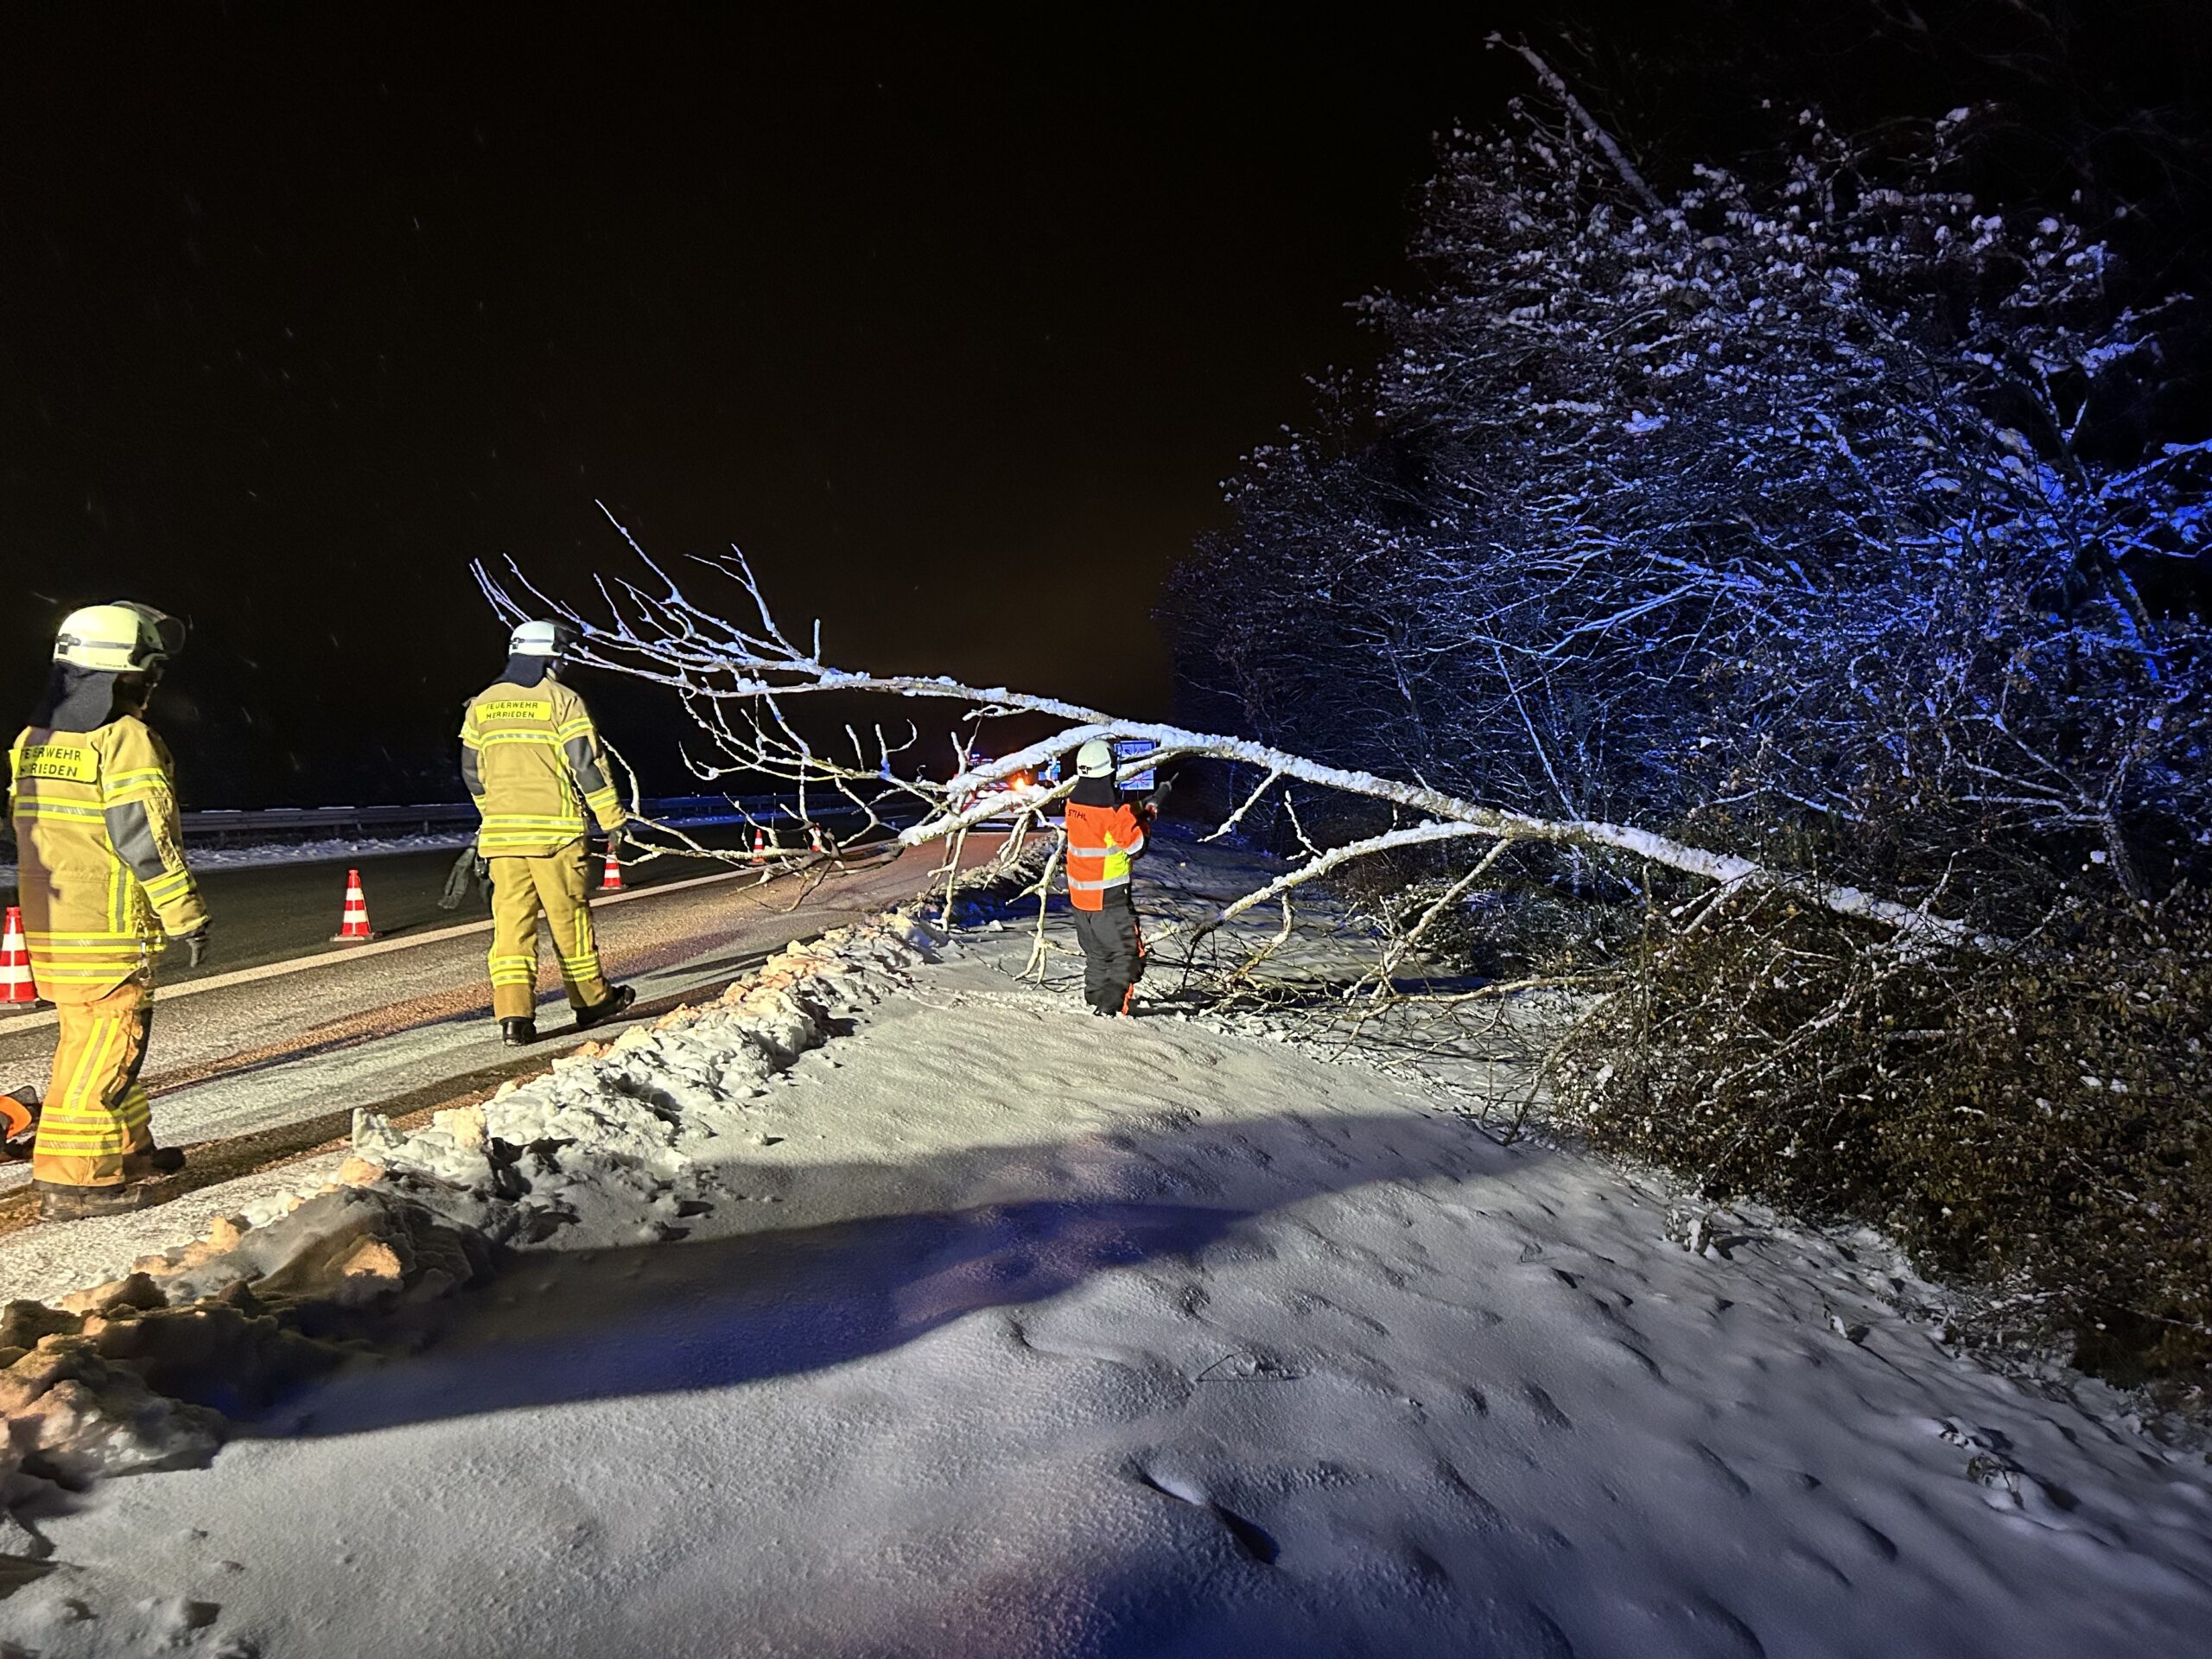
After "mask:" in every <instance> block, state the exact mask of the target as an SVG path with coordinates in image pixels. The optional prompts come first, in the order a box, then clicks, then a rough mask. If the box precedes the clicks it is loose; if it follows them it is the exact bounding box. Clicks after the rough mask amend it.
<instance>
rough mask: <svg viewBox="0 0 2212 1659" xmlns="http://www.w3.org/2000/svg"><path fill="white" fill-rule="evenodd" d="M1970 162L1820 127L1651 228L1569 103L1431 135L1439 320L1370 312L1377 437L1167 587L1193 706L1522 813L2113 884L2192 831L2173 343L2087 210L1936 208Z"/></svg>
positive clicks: (1268, 487) (2195, 532)
mask: <svg viewBox="0 0 2212 1659" xmlns="http://www.w3.org/2000/svg"><path fill="white" fill-rule="evenodd" d="M1540 67H1541V66H1540ZM1557 90H1558V91H1559V92H1560V93H1562V94H1564V92H1565V89H1564V88H1563V87H1562V88H1558V89H1557ZM1973 127H1974V117H1973V115H1972V114H1971V113H1970V112H1969V111H1963V110H1961V111H1952V112H1951V113H1950V114H1949V115H1947V116H1945V117H1943V118H1942V119H1940V120H1936V121H1934V122H1932V123H1929V124H1924V125H1923V127H1922V128H1920V129H1919V130H1916V131H1915V132H1912V133H1910V134H1900V133H1897V132H1892V133H1891V134H1890V135H1888V137H1886V138H1885V140H1884V142H1883V143H1880V144H1878V145H1877V144H1870V143H1858V142H1854V141H1852V140H1850V139H1847V138H1846V137H1843V136H1840V135H1839V134H1837V133H1835V132H1834V131H1832V130H1829V129H1828V128H1827V126H1826V125H1825V124H1823V123H1822V122H1821V119H1820V118H1818V117H1817V116H1816V115H1814V114H1811V113H1807V114H1804V115H1802V117H1800V118H1798V120H1797V121H1796V124H1795V125H1794V130H1793V131H1792V133H1791V134H1790V137H1791V139H1792V142H1791V143H1790V144H1789V146H1788V149H1787V151H1786V153H1785V155H1784V156H1783V158H1782V159H1781V160H1780V161H1778V162H1775V163H1773V164H1771V165H1768V166H1764V167H1761V168H1746V169H1743V170H1729V169H1723V168H1700V169H1699V170H1698V173H1697V175H1696V176H1695V178H1694V180H1692V181H1690V182H1689V184H1688V187H1687V188H1682V189H1680V190H1678V191H1675V192H1674V193H1673V194H1670V195H1667V196H1663V197H1662V195H1660V194H1658V193H1656V191H1654V190H1653V189H1652V188H1651V187H1650V186H1649V184H1648V183H1646V181H1644V180H1643V179H1642V178H1641V177H1640V176H1639V175H1637V173H1636V172H1635V170H1634V169H1633V168H1630V166H1629V165H1628V164H1627V162H1626V161H1625V158H1624V157H1623V156H1621V154H1620V152H1619V151H1618V149H1617V148H1616V147H1614V146H1613V145H1612V144H1611V142H1610V140H1609V139H1608V138H1607V137H1606V136H1605V134H1604V133H1603V132H1602V131H1601V130H1599V129H1598V128H1597V126H1596V124H1594V123H1592V122H1591V121H1590V120H1589V119H1588V118H1587V116H1586V114H1585V113H1584V112H1583V111H1581V110H1580V107H1579V106H1578V105H1574V104H1573V100H1572V99H1571V97H1567V98H1565V99H1564V107H1563V109H1562V111H1561V112H1560V114H1559V115H1558V117H1557V118H1546V117H1544V116H1542V115H1540V114H1539V113H1537V112H1536V111H1534V110H1533V109H1522V110H1521V111H1518V113H1517V117H1516V124H1515V125H1514V126H1513V128H1512V130H1510V131H1508V132H1505V133H1503V134H1497V135H1490V136H1474V135H1470V134H1466V133H1459V134H1455V135H1453V137H1452V139H1451V141H1450V142H1449V143H1448V144H1446V147H1445V148H1444V150H1443V154H1442V162H1441V167H1440V172H1439V174H1438V175H1437V177H1436V178H1435V180H1434V181H1433V183H1432V184H1431V185H1430V187H1429V188H1428V191H1427V197H1426V200H1425V202H1424V204H1423V208H1422V213H1421V226H1420V230H1419V233H1418V235H1417V238H1416V239H1415V243H1414V253H1415V255H1416V257H1417V259H1418V261H1419V263H1420V265H1421V269H1422V270H1423V271H1424V273H1425V275H1426V279H1427V280H1426V285H1425V286H1424V288H1423V289H1422V290H1421V292H1419V293H1418V294H1414V295H1412V296H1403V297H1395V296H1385V297H1381V298H1377V299H1375V300H1372V301H1370V302H1369V305H1368V310H1369V312H1370V315H1371V316H1372V318H1373V319H1374V321H1376V324H1377V326H1378V327H1379V328H1380V329H1381V331H1382V332H1383V335H1384V337H1385V339H1386V340H1387V341H1388V350H1387V352H1386V353H1385V355H1384V358H1383V363H1382V365H1381V366H1380V368H1379V369H1378V371H1377V372H1376V378H1375V380H1374V384H1373V385H1372V387H1371V392H1370V403H1371V405H1372V413H1371V427H1370V435H1368V436H1367V437H1366V438H1365V439H1364V440H1363V441H1362V442H1357V443H1350V444H1347V443H1343V442H1337V443H1330V442H1309V441H1304V440H1299V441H1293V442H1287V443H1284V444H1282V445H1280V446H1277V447H1275V448H1270V449H1268V450H1264V451H1262V452H1260V453H1259V454H1255V455H1254V456H1253V457H1252V458H1251V460H1250V462H1249V467H1248V468H1247V470H1246V473H1245V474H1244V475H1243V478H1242V479H1241V480H1239V481H1238V483H1237V484H1236V486H1235V488H1234V492H1233V497H1232V499H1233V501H1234V503H1235V505H1236V512H1237V519H1236V526H1235V528H1234V529H1233V531H1230V533H1229V534H1228V535H1226V536H1224V537H1221V538H1219V539H1218V540H1217V542H1216V543H1213V544H1212V545H1211V547H1210V548H1209V549H1208V550H1206V552H1205V555H1204V556H1202V557H1201V558H1200V559H1199V560H1198V561H1197V562H1196V563H1194V564H1193V566H1192V568H1191V569H1189V570H1187V571H1186V572H1185V575H1184V577H1183V580H1182V586H1181V591H1180V594H1179V601H1178V605H1177V607H1176V608H1177V610H1178V612H1179V615H1180V618H1181V619H1182V622H1183V633H1184V644H1185V664H1186V666H1187V668H1188V669H1189V671H1190V672H1191V673H1192V677H1193V678H1194V679H1195V680H1197V681H1198V682H1199V683H1202V684H1210V685H1211V686H1212V687H1213V688H1214V689H1216V690H1219V691H1221V692H1224V693H1225V694H1226V695H1227V696H1229V698H1230V700H1231V701H1232V702H1234V703H1235V704H1236V706H1238V707H1240V708H1241V709H1243V711H1244V714H1245V716H1246V718H1248V719H1249V721H1252V722H1254V723H1255V725H1257V726H1258V727H1259V728H1260V729H1261V730H1262V731H1263V732H1266V733H1267V734H1268V735H1270V736H1271V737H1274V738H1276V739H1278V740H1279V741H1282V742H1284V743H1286V744H1287V745H1290V746H1293V747H1300V748H1302V749H1306V750H1308V751H1311V752H1315V753H1320V754H1322V755H1325V756H1327V757H1329V758H1332V759H1343V760H1351V761H1354V762H1357V763H1363V764H1375V765H1388V766H1394V767H1396V768H1400V769H1402V770H1406V771H1409V772H1414V773H1415V774H1416V775H1419V776H1421V777H1423V778H1425V779H1429V780H1431V781H1433V782H1436V783H1438V784H1440V785H1449V786H1452V787H1455V788H1460V789H1465V790H1469V791H1471V792H1476V793H1479V794H1482V795H1484V796H1485V797H1487V798H1497V799H1501V800H1504V801H1509V802H1510V803H1512V804H1515V805H1517V806H1521V807H1522V808H1524V809H1526V810H1536V811H1546V812H1563V813H1566V814H1568V815H1572V816H1581V815H1584V814H1591V815H1602V816H1607V817H1629V818H1634V819H1637V820H1638V821H1641V822H1646V823H1694V824H1696V825H1698V826H1699V833H1700V837H1701V838H1704V839H1707V840H1711V839H1715V838H1718V839H1719V840H1722V841H1732V842H1735V843H1736V844H1738V846H1739V847H1744V848H1745V849H1747V850H1749V849H1760V848H1764V847H1769V846H1770V845H1771V837H1773V836H1777V835H1780V834H1801V833H1802V832H1803V831H1804V830H1805V829H1807V828H1808V826H1809V827H1811V828H1813V829H1816V830H1818V831H1819V832H1820V833H1821V836H1822V837H1823V855H1824V856H1826V857H1827V858H1830V859H1840V860H1842V861H1844V863H1845V864H1846V866H1847V867H1851V868H1853V869H1854V873H1855V874H1861V875H1864V876H1868V877H1873V878H1883V879H1887V880H1897V881H1902V882H1903V883H1904V885H1905V886H1906V887H1913V886H1915V885H1916V884H1918V885H1922V886H1923V887H1924V885H1925V884H1927V883H1930V882H1933V881H1936V880H1939V879H1940V878H1941V877H1942V874H1944V872H1945V871H1946V869H1948V868H1950V864H1951V861H1952V860H1953V859H1954V858H1955V856H1957V855H1961V854H1966V855H1973V856H1980V855H1981V854H1980V853H1979V852H1978V851H1977V850H1976V849H1982V848H1985V847H1986V846H1988V845H1990V844H1992V843H1993V842H1994V843H1996V844H1999V845H2000V846H2003V847H2005V848H2006V849H2011V850H2013V851H2017V852H2019V853H2022V854H2029V853H2032V854H2035V855H2045V854H2047V853H2051V852H2056V851H2058V850H2060V849H2072V851H2071V852H2070V854H2069V855H2070V856H2075V857H2078V855H2079V852H2080V851H2081V850H2082V849H2084V848H2087V849H2094V857H2095V859H2096V861H2098V862H2099V863H2102V864H2104V865H2106V866H2107V868H2109V869H2110V870H2111V871H2112V873H2113V874H2114V875H2116V876H2117V877H2118V878H2119V880H2120V881H2121V882H2122V884H2123V885H2125V886H2126V887H2129V888H2131V889H2136V888H2139V887H2140V886H2141V885H2142V883H2143V882H2144V880H2145V875H2144V874H2143V870H2144V868H2145V852H2146V850H2147V851H2150V852H2153V853H2156V854H2158V855H2160V856H2159V857H2158V858H2157V859H2155V860H2153V861H2154V862H2158V863H2160V864H2170V863H2171V856H2170V854H2171V850H2172V849H2171V848H2170V847H2169V846H2168V845H2167V844H2166V843H2169V842H2177V841H2181V840H2185V839H2186V837H2187V836H2189V835H2191V834H2196V833H2201V832H2202V827H2203V826H2204V825H2205V824H2206V823H2208V822H2212V818H2208V816H2207V810H2208V804H2212V803H2208V797H2207V778H2208V771H2212V766H2208V758H2207V739H2208V733H2207V728H2206V725H2205V717H2206V716H2205V706H2204V699H2203V696H2202V692H2203V690H2204V689H2205V681H2206V677H2207V671H2208V664H2207V662H2206V658H2205V654H2204V643H2205V642H2204V634H2203V631H2202V627H2201V626H2200V625H2199V623H2198V621H2197V620H2196V618H2195V617H2194V616H2192V615H2191V614H2190V612H2189V610H2188V607H2187V595H2188V594H2190V592H2192V591H2193V588H2192V587H2191V586H2190V582H2188V580H2187V579H2186V578H2185V577H2184V578H2183V580H2181V581H2177V580H2175V579H2174V575H2173V573H2174V572H2175V571H2176V570H2177V569H2186V568H2187V567H2188V566H2189V565H2190V563H2192V562H2193V561H2196V559H2197V558H2198V557H2199V556H2200V555H2201V554H2202V550H2203V549H2204V546H2205V543H2206V541H2207V539H2208V534H2212V531H2208V524H2207V519H2206V518H2205V509H2204V499H2205V486H2206V482H2207V470H2208V459H2212V452H2209V451H2208V448H2207V446H2206V444H2205V443H2204V442H2202V441H2197V442H2158V441H2157V437H2158V435H2157V434H2156V432H2155V429H2154V428H2152V426H2151V424H2150V422H2149V411H2150V410H2151V409H2152V401H2153V397H2154V394H2155V392H2156V391H2157V388H2158V383H2159V382H2160V380H2161V378H2163V377H2165V376H2168V375H2169V374H2170V373H2171V369H2170V366H2169V365H2167V364H2166V363H2165V362H2164V360H2163V359H2162V357H2161V353H2160V334H2159V329H2160V325H2161V322H2162V321H2164V318H2165V316H2166V315H2167V314H2168V308H2167V307H2165V306H2162V305H2130V304H2129V303H2128V302H2126V296H2124V295H2123V293H2122V292H2121V290H2120V286H2119V284H2117V283H2115V281H2114V280H2113V278H2114V269H2113V255H2112V254H2111V252H2110V251H2109V250H2108V249H2107V246H2106V245H2104V244H2103V243H2102V242H2101V241H2100V240H2099V239H2098V238H2096V237H2095V236H2094V234H2093V233H2092V232H2090V231H2089V230H2088V229H2087V228H2085V227H2084V226H2083V225H2082V224H2081V223H2080V222H2078V220H2077V218H2076V216H2075V214H2074V213H2071V212H2069V211H2066V210H2063V209H2059V210H2046V209H2044V208H2039V207H2038V208H2031V209H2028V210H2019V211H2016V210H2010V209H2006V208H2003V207H1988V206H1985V205H1983V204H1980V203H1977V202H1976V201H1975V200H1973V199H1972V198H1971V197H1970V196H1968V195H1967V194H1963V193H1961V191H1959V190H1957V189H1955V188H1950V186H1949V185H1948V179H1949V178H1950V177H1951V176H1952V175H1954V174H1955V172H1957V171H1958V164H1959V160H1960V156H1961V149H1962V147H1963V146H1964V145H1965V144H1966V143H1967V142H1968V141H1969V139H1970V137H1971V133H1972V130H1973ZM1231 595H1234V601H1233V602H1231ZM1901 836H1903V837H1904V841H1907V842H1910V846H1904V845H1902V844H1901V841H1900V837H1901Z"/></svg>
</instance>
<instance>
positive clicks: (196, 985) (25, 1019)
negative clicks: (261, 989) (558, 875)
mask: <svg viewBox="0 0 2212 1659" xmlns="http://www.w3.org/2000/svg"><path fill="white" fill-rule="evenodd" d="M893 862H894V863H895V862H896V860H893ZM860 868H866V867H865V866H861V867H860ZM784 874H798V871H796V870H789V871H785V872H784ZM744 875H750V876H753V877H755V878H757V877H758V876H759V875H760V872H759V871H758V870H717V871H715V874H712V875H695V876H691V877H690V878H688V879H687V880H682V881H662V882H658V883H657V884H656V885H654V886H652V887H630V888H626V889H625V890H624V891H623V892H620V893H607V894H604V895H601V894H599V893H594V894H593V895H592V901H591V903H592V908H593V909H594V910H599V909H602V908H604V907H605V906H608V905H621V904H627V903H628V902H629V901H630V900H631V899H651V898H654V897H656V896H658V894H661V893H682V892H683V890H684V889H685V888H687V887H707V886H709V885H710V884H711V883H713V882H716V881H734V880H737V879H738V878H739V877H740V876H744ZM770 879H771V880H773V879H774V878H773V877H771V878H770ZM761 885H763V886H764V887H765V886H766V885H767V884H766V882H763V883H762V884H761ZM490 931H492V924H491V922H490V920H489V919H488V918H487V919H486V920H484V921H480V922H457V923H455V924H454V925H453V926H451V927H440V928H433V929H432V930H431V931H429V932H428V933H410V934H408V935H406V936H405V937H404V938H397V939H378V940H376V941H374V942H373V943H372V944H356V945H351V946H348V947H347V948H346V949H345V950H321V951H318V952H316V953H315V955H314V956H311V957H289V958H287V959H286V960H285V961H283V962H265V963H262V964H261V965H260V966H259V967H257V968H238V969H232V971H231V972H229V973H227V974H210V975H209V976H207V978H206V979H194V980H189V981H188V982H185V983H184V984H182V985H176V986H164V987H163V988H162V989H161V991H160V993H159V1001H162V1002H163V1003H165V1004H166V1003H169V1002H174V1001H176V999H177V998H179V997H181V996H196V995H199V994H200V992H201V991H219V990H222V989H224V988H226V987H228V986H232V985H251V984H253V983H254V982H257V981H258V980H264V979H278V978H281V977H283V976H284V975H286V974H296V973H298V972H300V971H301V970H302V969H307V968H324V967H327V966H329V965H330V964H331V963H337V962H359V961H360V959H361V958H362V957H380V956H382V955H384V953H385V951H387V950H412V949H413V948H414V947H415V946H416V945H418V944H437V943H438V942H439V941H440V940H442V939H465V938H467V937H468V936H469V935H470V934H472V933H489V932H490ZM58 1019H60V1015H59V1014H55V1012H54V1010H53V1009H52V1008H41V1009H39V1010H37V1011H36V1012H35V1013H32V1014H16V1015H14V1016H13V1017H11V1018H0V1036H10V1035H12V1034H13V1033H16V1032H19V1031H35V1030H37V1029H38V1028H39V1027H41V1026H50V1025H53V1024H54V1022H55V1021H56V1020H58Z"/></svg>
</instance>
